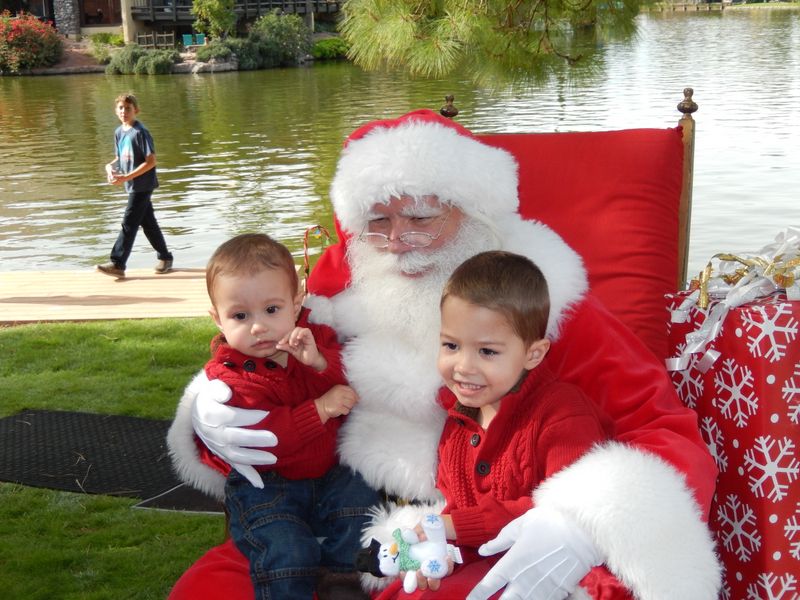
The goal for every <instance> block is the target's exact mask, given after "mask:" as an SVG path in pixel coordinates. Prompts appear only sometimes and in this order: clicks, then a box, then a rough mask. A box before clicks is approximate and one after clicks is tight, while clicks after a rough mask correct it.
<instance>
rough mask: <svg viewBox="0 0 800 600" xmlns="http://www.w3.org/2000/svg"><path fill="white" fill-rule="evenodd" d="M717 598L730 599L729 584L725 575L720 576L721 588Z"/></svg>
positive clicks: (720, 599)
mask: <svg viewBox="0 0 800 600" xmlns="http://www.w3.org/2000/svg"><path fill="white" fill-rule="evenodd" d="M719 600H731V586H730V585H729V584H728V582H727V581H725V575H723V576H722V589H720V591H719Z"/></svg>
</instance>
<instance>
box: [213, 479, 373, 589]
mask: <svg viewBox="0 0 800 600" xmlns="http://www.w3.org/2000/svg"><path fill="white" fill-rule="evenodd" d="M262 479H263V481H264V489H258V488H255V487H253V486H252V485H251V484H250V482H248V481H247V480H246V479H245V478H244V477H242V476H241V475H239V474H238V473H237V472H236V471H231V474H230V475H229V476H228V481H227V483H226V484H225V505H226V507H227V508H228V512H229V514H230V530H231V536H232V537H233V541H234V542H235V543H236V546H237V547H238V548H239V550H241V551H242V553H243V554H244V555H245V556H247V558H248V560H249V561H250V577H251V579H252V580H253V587H254V588H255V592H256V595H255V597H256V599H257V600H290V599H291V600H304V599H308V600H310V599H311V597H312V595H313V593H314V585H315V580H316V576H317V575H318V574H319V573H320V567H324V568H327V569H328V570H329V571H334V572H340V573H344V572H354V571H355V566H354V562H355V555H356V553H357V552H358V551H359V550H360V549H361V543H360V537H361V530H362V528H363V527H364V525H365V524H366V523H367V521H368V520H369V511H370V508H371V507H373V506H375V505H377V504H378V501H379V498H378V494H377V493H375V492H374V491H373V490H372V489H371V488H370V487H369V486H368V485H367V484H366V482H365V481H364V479H363V478H362V477H361V475H359V474H358V473H355V472H353V470H352V469H350V468H348V467H343V466H336V467H334V468H332V469H331V470H330V471H328V473H326V474H325V475H324V476H323V477H320V478H318V479H301V480H289V479H285V478H283V477H281V476H280V475H278V474H277V473H275V472H269V473H263V474H262ZM318 538H325V539H324V540H322V541H320V540H319V539H318Z"/></svg>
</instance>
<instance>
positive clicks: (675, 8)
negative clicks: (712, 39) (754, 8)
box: [641, 2, 730, 12]
mask: <svg viewBox="0 0 800 600" xmlns="http://www.w3.org/2000/svg"><path fill="white" fill-rule="evenodd" d="M726 6H728V7H729V6H730V3H728V4H726V3H724V2H658V3H656V4H646V5H642V7H641V9H642V11H645V12H699V11H715V10H725V8H726Z"/></svg>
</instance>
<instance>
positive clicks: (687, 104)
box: [678, 87, 697, 115]
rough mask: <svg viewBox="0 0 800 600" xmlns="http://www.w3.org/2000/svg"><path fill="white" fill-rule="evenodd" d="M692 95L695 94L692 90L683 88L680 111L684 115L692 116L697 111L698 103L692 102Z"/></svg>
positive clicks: (679, 105)
mask: <svg viewBox="0 0 800 600" xmlns="http://www.w3.org/2000/svg"><path fill="white" fill-rule="evenodd" d="M692 94H694V90H693V89H692V88H690V87H687V88H683V100H681V101H680V102H679V103H678V111H679V112H681V113H683V114H684V115H691V114H692V113H693V112H695V111H696V110H697V103H696V102H695V101H694V100H692Z"/></svg>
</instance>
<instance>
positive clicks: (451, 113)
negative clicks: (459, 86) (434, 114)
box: [439, 94, 458, 119]
mask: <svg viewBox="0 0 800 600" xmlns="http://www.w3.org/2000/svg"><path fill="white" fill-rule="evenodd" d="M453 100H455V96H453V94H448V95H447V96H445V97H444V102H445V105H444V106H443V107H442V108H440V109H439V114H440V115H442V116H443V117H447V118H448V119H452V118H454V117H455V116H456V115H457V114H458V109H457V108H456V107H455V106H453Z"/></svg>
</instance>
